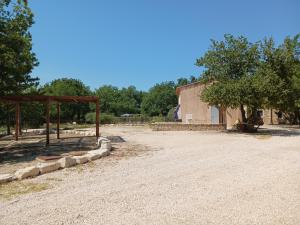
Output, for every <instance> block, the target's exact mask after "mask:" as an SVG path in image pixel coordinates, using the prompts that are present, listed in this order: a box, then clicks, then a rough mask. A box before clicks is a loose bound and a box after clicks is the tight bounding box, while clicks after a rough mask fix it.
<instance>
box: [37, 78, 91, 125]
mask: <svg viewBox="0 0 300 225" xmlns="http://www.w3.org/2000/svg"><path fill="white" fill-rule="evenodd" d="M41 91H42V93H43V94H45V95H51V96H64V95H70V96H88V95H91V94H92V92H91V90H90V88H89V87H88V86H86V85H85V84H84V83H83V82H82V81H80V80H77V79H71V78H62V79H57V80H53V81H52V82H50V83H47V84H45V85H44V87H42V89H41ZM87 112H89V105H88V104H82V103H81V104H62V106H61V117H62V120H76V121H80V120H83V119H84V116H85V114H86V113H87ZM55 113H56V111H55V110H52V115H53V114H55Z"/></svg>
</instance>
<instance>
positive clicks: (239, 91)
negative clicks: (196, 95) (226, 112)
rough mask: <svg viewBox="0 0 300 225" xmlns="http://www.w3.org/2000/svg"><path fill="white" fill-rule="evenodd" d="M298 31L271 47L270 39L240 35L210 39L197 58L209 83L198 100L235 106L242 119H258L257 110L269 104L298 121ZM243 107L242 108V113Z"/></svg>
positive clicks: (203, 76) (247, 120) (299, 47)
mask: <svg viewBox="0 0 300 225" xmlns="http://www.w3.org/2000/svg"><path fill="white" fill-rule="evenodd" d="M299 38H300V35H296V36H295V37H287V38H285V40H284V42H283V43H282V44H281V45H279V46H276V45H275V43H274V40H273V39H272V38H269V39H265V40H263V41H260V42H256V43H251V42H249V41H248V40H247V38H245V37H243V36H241V37H237V38H235V37H234V36H232V35H225V37H224V40H223V41H214V40H213V41H212V45H211V48H210V50H209V51H207V52H206V53H205V55H204V56H203V57H201V58H200V59H198V60H197V62H196V64H197V65H198V66H201V67H204V68H205V71H204V73H203V75H202V78H201V80H202V82H203V83H206V84H208V86H207V88H206V90H205V91H204V92H203V93H202V96H201V97H202V99H203V100H204V101H206V102H209V103H210V104H212V105H219V106H220V107H225V108H228V107H232V108H239V109H240V110H241V113H242V118H243V121H242V122H243V123H253V122H255V121H256V120H257V118H256V117H257V110H258V109H263V108H273V109H277V110H280V111H281V112H283V113H284V114H285V115H286V117H287V119H288V120H290V122H292V123H299V121H300V42H299ZM246 110H247V113H246Z"/></svg>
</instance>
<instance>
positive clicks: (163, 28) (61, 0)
mask: <svg viewBox="0 0 300 225" xmlns="http://www.w3.org/2000/svg"><path fill="white" fill-rule="evenodd" d="M29 2H30V7H31V8H32V10H33V12H34V14H35V22H36V23H35V24H34V26H33V28H32V30H31V31H32V35H33V43H34V47H33V50H34V52H35V53H36V54H37V56H38V59H39V61H40V65H39V66H38V67H37V68H36V69H35V70H34V71H33V75H36V76H39V77H40V79H41V84H44V83H45V82H49V81H51V80H53V79H55V78H61V77H72V78H77V79H80V80H82V81H83V82H84V83H85V84H87V85H88V86H90V87H91V88H92V89H94V88H98V87H99V86H101V85H104V84H111V85H114V86H118V87H125V86H129V85H135V86H136V87H137V88H138V89H142V90H147V89H148V88H150V87H151V86H153V85H154V84H155V83H159V82H162V81H166V80H176V79H177V78H179V77H189V76H191V75H194V76H199V75H200V73H201V69H200V68H198V67H196V66H195V65H194V63H195V60H196V58H199V57H200V56H202V55H203V54H204V52H205V51H207V50H208V48H209V46H210V39H211V38H212V39H216V40H220V39H222V38H223V35H224V34H225V33H231V34H234V35H244V36H246V37H248V38H249V40H250V41H253V42H255V41H258V40H261V39H263V38H264V37H271V36H272V37H274V39H275V41H276V42H281V41H282V40H283V39H284V37H285V36H287V35H290V36H293V35H295V34H297V33H299V32H300V13H299V10H300V1H299V0H251V1H250V0H248V1H246V0H245V1H242V0H226V1H225V0H218V1H217V0H209V1H201V0H184V1H183V0H126V1H125V0H106V1H104V0H86V1H83V0H47V1H46V0H43V1H42V0H31V1H29Z"/></svg>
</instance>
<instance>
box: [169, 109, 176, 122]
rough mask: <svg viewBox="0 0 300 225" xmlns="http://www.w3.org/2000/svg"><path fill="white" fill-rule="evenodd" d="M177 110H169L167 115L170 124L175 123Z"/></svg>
mask: <svg viewBox="0 0 300 225" xmlns="http://www.w3.org/2000/svg"><path fill="white" fill-rule="evenodd" d="M175 110H176V107H174V108H172V109H170V110H169V112H168V115H167V121H168V122H175V117H174V114H175Z"/></svg>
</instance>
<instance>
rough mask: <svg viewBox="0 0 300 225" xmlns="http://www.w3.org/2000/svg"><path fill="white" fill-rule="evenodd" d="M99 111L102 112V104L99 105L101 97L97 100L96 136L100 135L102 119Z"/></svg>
mask: <svg viewBox="0 0 300 225" xmlns="http://www.w3.org/2000/svg"><path fill="white" fill-rule="evenodd" d="M99 113H100V106H99V99H98V100H97V101H96V137H97V139H98V137H99V136H100V134H99V124H100V119H99Z"/></svg>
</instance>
